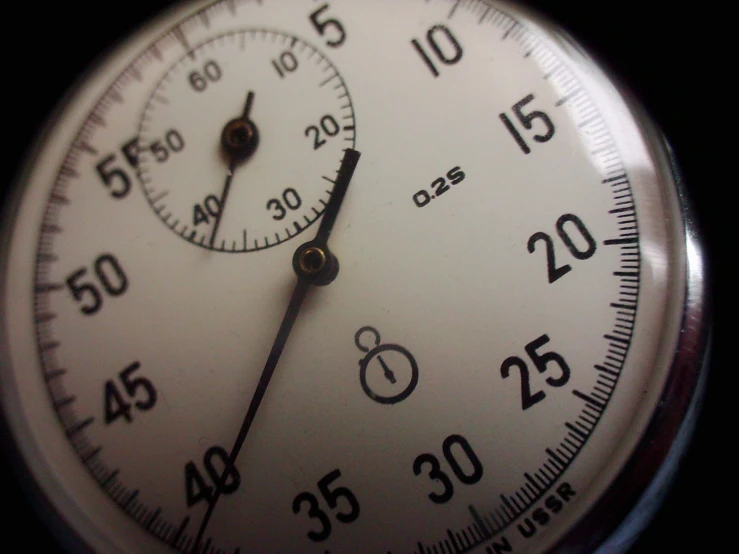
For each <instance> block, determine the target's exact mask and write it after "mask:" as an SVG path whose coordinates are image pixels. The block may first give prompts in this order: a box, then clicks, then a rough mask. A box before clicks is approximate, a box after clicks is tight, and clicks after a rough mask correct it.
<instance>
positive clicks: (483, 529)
mask: <svg viewBox="0 0 739 554" xmlns="http://www.w3.org/2000/svg"><path fill="white" fill-rule="evenodd" d="M467 509H468V510H469V511H470V514H472V519H474V520H475V523H476V524H477V527H479V529H480V532H481V533H482V534H483V536H484V537H485V539H489V538H491V537H492V534H491V533H490V530H489V529H488V526H487V524H486V522H485V521H483V519H482V518H481V517H480V514H478V513H477V510H476V509H475V507H474V506H473V505H472V504H470V505H469V506H467Z"/></svg>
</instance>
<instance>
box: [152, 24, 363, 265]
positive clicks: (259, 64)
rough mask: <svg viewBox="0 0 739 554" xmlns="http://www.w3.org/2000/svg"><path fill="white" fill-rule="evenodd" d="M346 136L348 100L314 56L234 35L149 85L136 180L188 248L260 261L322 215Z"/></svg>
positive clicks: (299, 43) (295, 41) (281, 36)
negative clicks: (254, 255) (259, 255)
mask: <svg viewBox="0 0 739 554" xmlns="http://www.w3.org/2000/svg"><path fill="white" fill-rule="evenodd" d="M355 136H356V128H355V122H354V108H353V106H352V103H351V99H350V97H349V92H348V90H347V88H346V85H345V84H344V80H343V79H342V77H341V75H340V74H339V72H338V71H337V69H336V68H335V67H334V65H333V64H332V63H331V62H330V61H329V60H328V58H326V56H325V55H324V54H323V53H321V52H320V51H319V50H318V49H316V48H315V47H314V46H312V45H310V44H308V43H306V42H305V41H303V40H301V39H299V38H297V37H294V36H291V35H288V34H285V33H281V32H279V31H270V30H254V29H246V30H240V31H234V32H230V33H227V34H224V35H220V36H217V37H214V38H212V39H210V40H208V41H207V42H205V43H203V44H201V45H199V46H197V47H196V48H194V49H192V50H191V51H190V52H188V54H187V55H186V56H184V57H183V58H182V59H181V60H180V61H179V62H177V63H176V64H175V65H174V66H173V67H172V68H171V69H170V70H169V71H168V72H167V74H166V75H165V76H164V78H163V79H162V80H161V81H160V82H159V84H158V85H157V88H156V90H155V91H154V93H153V94H152V96H151V98H150V100H149V103H148V104H147V106H146V109H145V111H144V114H143V117H142V119H141V124H140V129H139V140H138V158H139V170H140V178H141V182H142V185H143V189H144V193H145V194H146V197H147V199H148V201H149V203H150V204H151V207H152V208H153V209H154V211H155V213H156V214H157V216H158V217H159V218H160V219H161V220H162V221H163V222H164V223H165V225H167V227H169V228H170V229H171V230H172V231H174V232H175V233H177V234H178V235H180V236H181V237H182V238H184V239H185V240H187V241H189V242H191V243H193V244H196V245H199V246H202V247H204V248H208V249H212V250H218V251H223V252H250V251H254V250H261V249H264V248H268V247H270V246H274V245H276V244H280V243H282V242H284V241H286V240H287V239H290V238H292V237H294V236H296V235H298V234H299V233H300V232H302V231H303V230H305V229H306V228H307V227H308V226H310V225H311V224H312V223H313V222H314V221H316V220H317V219H318V218H319V217H320V216H321V214H322V213H323V210H324V207H325V205H326V203H327V202H328V199H329V197H330V195H331V189H332V188H333V181H334V180H335V178H336V174H337V171H338V168H339V165H340V162H341V160H342V158H343V155H344V154H343V152H344V150H345V149H346V148H353V147H354V144H355Z"/></svg>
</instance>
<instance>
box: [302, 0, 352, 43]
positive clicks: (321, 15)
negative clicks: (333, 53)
mask: <svg viewBox="0 0 739 554" xmlns="http://www.w3.org/2000/svg"><path fill="white" fill-rule="evenodd" d="M329 9H330V8H329V5H328V4H323V5H322V6H320V7H318V8H316V9H315V10H313V12H312V13H311V14H310V15H309V16H308V19H309V20H310V22H311V24H312V25H313V28H314V29H315V30H316V32H317V33H318V34H319V35H321V36H322V37H324V38H325V39H326V41H325V44H326V46H329V47H331V48H338V47H339V46H341V45H342V44H344V41H345V40H346V31H345V30H344V25H342V24H341V21H339V20H338V19H336V18H335V17H329V16H328V14H327V13H325V12H327V11H329Z"/></svg>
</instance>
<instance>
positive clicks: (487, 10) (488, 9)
mask: <svg viewBox="0 0 739 554" xmlns="http://www.w3.org/2000/svg"><path fill="white" fill-rule="evenodd" d="M489 13H490V6H488V7H487V8H485V11H484V12H483V13H482V17H480V22H479V23H480V25H482V24H483V22H484V21H485V17H487V15H488V14H489Z"/></svg>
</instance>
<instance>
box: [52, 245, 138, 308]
mask: <svg viewBox="0 0 739 554" xmlns="http://www.w3.org/2000/svg"><path fill="white" fill-rule="evenodd" d="M92 269H93V272H94V273H95V277H96V278H88V279H85V278H86V276H87V272H88V269H87V268H86V267H81V268H79V269H78V270H76V271H74V272H73V273H72V274H71V275H70V276H69V277H67V279H66V283H67V287H68V288H69V292H70V293H71V294H72V297H73V298H74V299H75V300H76V301H77V302H78V303H79V304H80V311H81V312H82V313H83V314H85V315H93V314H96V313H98V312H99V311H100V308H102V306H103V298H104V294H107V295H108V296H114V297H115V296H121V295H122V294H123V293H125V292H126V291H127V290H128V277H127V276H126V273H125V272H124V271H123V268H122V267H121V264H120V262H118V259H117V258H116V257H115V256H113V254H101V255H100V256H98V257H97V259H96V260H95V262H94V263H93V265H92Z"/></svg>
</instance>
